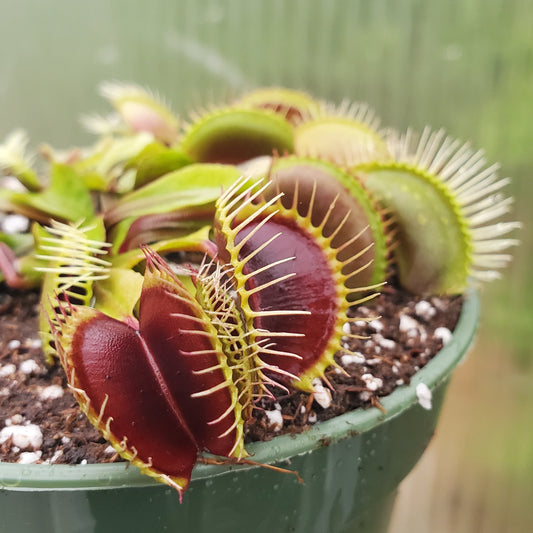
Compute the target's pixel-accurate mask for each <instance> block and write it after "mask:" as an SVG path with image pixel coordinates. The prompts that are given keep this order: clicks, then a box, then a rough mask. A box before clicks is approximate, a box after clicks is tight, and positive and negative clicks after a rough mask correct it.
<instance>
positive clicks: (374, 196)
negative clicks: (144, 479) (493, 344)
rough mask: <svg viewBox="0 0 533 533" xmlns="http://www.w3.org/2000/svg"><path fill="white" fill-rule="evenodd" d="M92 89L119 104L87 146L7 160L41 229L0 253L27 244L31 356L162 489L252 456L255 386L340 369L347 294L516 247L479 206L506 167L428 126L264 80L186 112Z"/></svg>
mask: <svg viewBox="0 0 533 533" xmlns="http://www.w3.org/2000/svg"><path fill="white" fill-rule="evenodd" d="M102 92H103V94H104V96H105V97H106V98H108V99H109V101H110V102H111V104H112V105H113V106H114V108H115V110H116V112H117V113H118V115H119V120H118V121H107V122H105V121H101V120H96V119H93V121H92V126H93V127H94V126H95V125H98V128H99V131H100V132H101V133H102V135H103V139H102V140H101V141H100V143H97V145H96V146H95V147H94V148H93V149H89V150H88V151H80V152H72V153H71V154H70V155H68V156H67V157H66V158H65V159H61V158H60V157H59V156H58V155H57V154H55V153H54V152H53V151H50V150H49V151H47V157H48V160H49V163H50V165H49V168H50V178H49V179H48V180H47V179H41V178H40V177H39V178H36V177H35V179H34V178H33V176H34V174H33V173H32V172H33V171H31V170H29V167H28V166H25V167H23V166H19V167H18V168H19V171H18V176H17V177H18V178H19V180H20V182H21V183H22V184H24V185H25V186H26V189H25V190H24V191H2V193H1V194H0V207H1V208H2V209H3V210H4V211H7V212H14V213H21V214H24V215H26V216H28V217H30V218H32V219H33V220H36V221H37V222H39V223H40V224H42V225H43V226H41V225H39V224H38V223H37V222H36V223H35V224H34V225H33V229H32V242H33V247H34V249H35V251H36V253H31V252H29V251H28V246H27V243H26V246H25V247H24V248H22V247H18V246H16V243H15V241H13V240H7V239H4V240H3V241H1V242H0V269H1V270H3V271H4V276H5V279H6V280H7V281H8V283H11V285H13V286H17V285H18V284H19V282H20V281H21V280H25V279H26V280H28V279H29V275H28V274H27V268H26V274H25V271H24V270H23V269H21V267H20V266H19V267H17V262H18V263H21V261H19V258H18V257H17V253H18V254H19V255H20V254H24V256H23V257H25V258H26V260H27V265H31V267H32V271H33V272H34V274H33V275H34V280H33V282H35V279H37V282H38V283H39V282H40V283H42V314H41V321H40V327H41V332H42V336H43V341H44V342H43V344H44V350H45V353H46V355H47V357H48V360H49V362H50V363H52V362H53V360H54V357H56V358H59V360H60V362H61V364H62V366H63V367H64V369H65V372H66V375H67V379H68V382H69V385H70V387H71V388H72V390H73V392H74V395H75V396H76V398H77V400H78V402H79V403H80V406H81V408H82V410H83V411H84V412H85V413H86V414H87V416H88V418H89V420H90V421H91V422H92V423H93V424H94V425H95V426H96V427H97V428H98V429H99V430H100V431H101V432H102V435H103V436H104V437H105V438H106V439H108V440H109V442H110V443H111V444H112V445H113V447H114V448H115V449H116V450H117V451H118V453H119V454H120V455H121V456H122V457H124V458H125V459H127V460H129V461H131V462H132V463H133V464H135V465H136V466H138V467H139V468H140V469H141V470H142V471H143V472H144V473H146V474H148V475H149V476H152V477H154V478H155V479H157V480H159V481H162V482H164V483H167V484H168V485H170V486H172V487H174V488H175V489H177V490H178V492H179V493H180V495H181V494H182V493H183V492H184V491H185V490H186V489H187V487H188V485H189V482H190V476H191V472H192V469H193V467H194V464H195V463H196V462H197V461H198V460H200V461H213V462H220V461H222V462H224V461H225V462H241V463H242V462H245V461H249V459H247V452H246V449H245V445H244V437H245V434H246V430H247V426H248V424H250V423H251V421H252V420H253V418H254V409H256V408H260V402H261V401H262V400H263V399H264V398H265V397H271V398H275V397H276V392H277V391H278V389H282V390H283V389H284V390H285V391H286V392H291V391H293V390H295V389H300V390H303V391H306V392H309V393H311V394H317V391H318V390H319V389H320V387H321V386H322V381H326V382H327V379H326V376H325V372H326V370H327V369H328V368H329V367H336V369H337V371H339V372H343V369H342V367H340V366H339V365H338V364H337V362H336V360H335V358H334V356H335V354H336V353H337V352H338V350H339V349H341V347H342V350H343V351H344V352H345V353H346V352H349V351H350V348H349V345H348V344H347V343H346V342H345V341H346V339H347V338H350V337H351V336H355V337H356V336H357V335H353V334H352V333H351V329H350V328H347V325H348V326H349V325H350V324H351V323H352V322H357V321H359V320H368V318H363V319H360V318H353V317H352V316H353V313H352V312H351V308H352V307H353V306H357V305H358V304H361V303H363V302H367V301H369V300H371V299H372V298H373V297H374V296H376V291H377V290H379V288H380V287H381V286H382V285H383V283H384V282H386V281H387V280H393V282H394V283H396V282H397V281H398V283H399V284H400V286H401V287H403V288H404V289H406V290H408V291H411V292H413V293H416V294H423V295H428V294H443V293H451V294H455V293H458V292H462V291H463V290H464V289H465V287H466V286H467V284H468V283H469V279H470V277H476V278H478V279H481V280H486V279H491V278H493V277H495V275H496V274H495V273H496V270H497V269H499V268H501V267H503V266H504V265H505V264H506V263H507V262H508V260H509V256H508V255H507V254H506V253H504V252H505V250H506V249H507V248H508V247H510V246H512V245H514V244H516V241H515V240H514V239H509V238H507V237H504V236H506V235H507V234H508V233H510V232H512V231H513V230H515V229H516V228H517V227H518V224H517V223H515V222H497V219H498V218H499V217H500V216H501V215H503V214H505V213H506V212H507V210H508V209H509V206H510V203H511V200H510V199H508V198H505V197H503V196H501V194H500V190H501V189H502V187H504V186H505V185H506V183H507V182H506V180H500V179H499V178H497V176H496V174H495V167H486V166H485V161H484V159H483V157H482V155H481V154H480V153H477V152H473V151H472V150H470V148H469V147H466V146H461V145H460V144H458V143H456V142H454V141H451V140H449V139H448V138H446V137H445V136H444V134H443V133H441V132H437V133H430V132H429V130H427V131H424V132H423V134H422V136H421V137H420V139H415V138H414V136H413V134H412V133H411V132H408V133H407V134H406V135H405V136H400V137H398V136H395V134H393V133H388V134H385V133H384V132H383V131H381V130H379V123H378V121H377V119H376V118H375V115H374V114H373V112H371V111H370V110H369V108H368V107H367V106H366V105H363V104H350V103H348V102H345V103H343V104H341V105H340V106H333V105H331V104H324V103H321V102H318V101H315V100H313V99H312V98H311V97H310V96H308V95H306V94H305V93H300V92H298V91H292V90H284V89H277V88H276V89H265V90H260V91H256V92H253V93H251V94H250V95H244V96H243V97H242V98H241V99H239V100H237V101H235V102H233V103H231V104H229V105H228V106H225V107H221V108H219V109H217V110H215V111H208V112H202V113H197V114H196V115H195V116H194V118H193V120H192V122H191V123H190V124H185V123H183V121H180V120H179V119H178V118H177V117H174V115H173V114H172V113H171V112H170V111H169V109H168V107H167V106H165V105H164V104H163V103H162V102H161V101H160V100H158V99H157V98H155V97H153V95H151V94H150V93H149V92H147V91H145V90H142V89H140V88H138V87H131V86H128V85H121V84H107V85H104V86H103V88H102ZM89 122H90V121H89ZM117 125H118V126H117ZM19 144H20V143H19ZM12 145H13V142H11V143H7V149H8V150H11V151H13V152H14V153H18V154H20V153H22V152H23V150H22V152H21V150H20V149H15V150H14V149H13V146H12ZM4 148H5V146H4ZM19 148H20V146H19ZM1 153H2V152H1V151H0V154H1ZM4 153H5V149H4ZM4 159H5V158H4ZM236 165H239V166H236ZM4 168H5V169H7V170H8V171H9V172H13V173H15V171H14V170H13V169H15V165H11V166H9V167H8V166H7V165H4ZM21 169H22V170H21ZM35 176H37V174H35ZM37 183H38V184H39V186H37ZM41 183H43V184H45V185H40V184H41ZM32 188H33V190H30V189H32ZM80 220H81V222H80ZM487 223H488V225H487ZM47 228H48V229H47ZM15 252H17V253H15ZM173 252H185V253H191V252H193V253H196V254H197V253H198V252H200V254H202V256H203V257H204V260H203V262H202V263H201V265H200V266H198V267H193V266H191V267H185V266H184V265H183V264H181V265H178V266H176V265H175V264H173V261H172V259H173V257H172V254H173ZM35 266H37V268H34V267H35ZM17 268H18V270H17ZM39 276H40V278H39ZM23 285H24V284H23V283H22V284H21V285H20V286H23ZM355 313H356V314H357V311H355ZM348 315H349V316H350V317H352V318H349V317H348ZM320 390H322V389H320ZM204 453H208V454H213V455H214V456H216V457H215V458H213V457H206V456H205V455H204Z"/></svg>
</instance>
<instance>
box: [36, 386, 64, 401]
mask: <svg viewBox="0 0 533 533" xmlns="http://www.w3.org/2000/svg"><path fill="white" fill-rule="evenodd" d="M63 393H64V390H63V387H61V385H49V386H48V387H44V388H43V389H42V390H41V392H40V393H39V398H40V399H41V400H53V399H55V398H61V397H62V396H63Z"/></svg>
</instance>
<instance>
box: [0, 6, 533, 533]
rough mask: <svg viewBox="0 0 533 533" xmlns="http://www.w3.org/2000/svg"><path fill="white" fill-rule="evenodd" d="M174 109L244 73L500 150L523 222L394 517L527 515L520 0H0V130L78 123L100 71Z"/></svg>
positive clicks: (50, 130) (527, 41)
mask: <svg viewBox="0 0 533 533" xmlns="http://www.w3.org/2000/svg"><path fill="white" fill-rule="evenodd" d="M109 79H117V80H124V81H133V82H136V83H140V84H143V85H147V86H150V87H152V88H154V89H157V90H158V91H159V92H160V93H161V94H162V95H164V96H166V97H167V99H168V101H169V102H170V103H171V104H172V105H173V106H174V108H175V110H176V111H183V110H185V109H187V108H189V107H190V106H200V105H201V104H205V103H206V102H215V103H216V102H221V101H223V100H224V99H225V98H227V97H228V96H229V95H232V94H236V93H238V92H240V91H242V90H243V89H245V88H248V87H253V86H258V85H276V84H282V85H286V86H290V87H295V88H302V89H307V90H309V91H312V92H313V93H314V94H316V95H318V96H321V97H325V98H329V99H333V100H337V101H340V99H342V98H344V97H348V98H350V99H354V100H363V101H367V102H369V103H370V104H371V106H373V107H374V108H375V109H376V110H377V112H378V114H379V115H380V116H381V118H382V122H383V124H384V125H391V126H394V127H397V128H405V127H406V126H408V125H411V126H413V127H415V128H418V129H420V128H422V127H423V126H424V125H426V124H429V125H431V126H433V127H435V128H438V127H444V128H445V129H446V130H447V131H448V132H449V134H450V135H452V136H453V137H457V138H460V139H463V140H465V141H470V142H471V143H472V145H473V146H474V147H483V148H484V149H485V153H486V155H487V159H488V161H489V162H496V161H500V162H501V164H502V165H501V174H502V175H503V176H511V177H512V178H513V183H512V186H511V188H510V189H511V190H510V192H511V193H513V194H514V195H515V197H516V206H515V213H514V217H515V218H516V219H518V220H521V221H522V222H523V225H524V228H523V230H522V231H521V232H520V238H521V240H522V245H521V247H520V248H519V249H517V250H516V253H515V256H516V260H515V261H514V262H513V264H512V266H511V267H510V268H509V269H507V271H506V272H505V275H504V279H503V280H501V281H498V282H495V283H493V284H492V285H490V286H489V287H486V288H485V289H484V290H483V292H482V303H483V317H482V323H481V326H480V330H479V335H478V340H477V344H476V347H475V349H474V350H473V352H472V353H471V354H470V357H469V358H468V360H467V362H466V363H465V364H464V365H463V366H461V367H460V368H459V370H458V371H457V373H456V376H455V380H454V382H453V384H452V387H451V390H450V395H449V397H448V402H447V404H446V406H445V409H444V413H443V419H442V423H441V425H440V426H439V429H438V434H437V436H436V438H435V439H434V441H433V443H432V444H431V446H430V449H429V450H428V452H427V453H426V455H425V456H424V458H423V460H422V461H421V463H420V464H419V466H418V467H417V468H416V470H415V471H414V472H413V474H411V475H410V476H409V478H408V479H407V480H406V482H405V483H404V484H403V486H402V488H401V493H400V498H399V500H398V502H397V506H396V510H395V515H394V519H393V523H392V525H391V532H393V533H403V532H410V533H426V532H429V531H431V532H436V533H452V532H453V533H477V532H483V533H488V532H498V533H503V532H510V533H518V532H529V531H532V530H533V506H532V505H531V501H533V350H532V348H531V341H530V334H531V330H532V329H533V306H532V305H531V303H530V301H531V299H532V297H533V281H532V276H531V275H530V272H529V268H530V263H529V258H530V257H531V256H532V254H533V232H532V229H531V223H532V222H533V210H532V209H531V207H530V204H531V202H532V200H533V181H532V177H533V148H532V144H533V125H532V121H533V103H532V100H533V2H531V0H446V1H445V0H442V1H432V0H425V1H424V0H336V1H335V0H330V1H328V0H255V1H254V0H227V1H224V2H222V1H214V0H211V1H208V0H160V1H158V2H146V1H140V0H115V1H113V2H109V1H106V0H93V1H91V2H83V1H81V0H68V1H67V0H62V1H60V0H48V1H47V2H42V1H38V0H31V1H30V0H27V1H15V0H2V3H1V4H0V102H1V103H0V138H4V137H5V135H6V134H7V133H8V132H9V131H11V130H12V129H14V128H15V127H24V128H26V129H27V130H28V131H29V133H30V135H31V138H32V140H33V141H34V142H35V145H37V144H38V143H39V142H41V141H47V142H49V143H51V144H53V145H54V146H56V147H58V148H60V147H66V146H68V145H71V144H76V143H83V142H87V141H89V140H90V137H89V136H88V135H87V134H85V133H84V132H83V131H82V130H81V127H80V126H79V123H78V120H77V118H78V116H79V115H80V114H81V113H83V112H87V111H104V110H105V109H106V106H105V104H104V102H103V101H102V100H101V99H100V98H99V97H98V96H97V93H96V87H97V85H98V83H99V82H100V81H101V80H109Z"/></svg>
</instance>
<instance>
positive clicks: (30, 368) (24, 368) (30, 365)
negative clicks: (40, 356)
mask: <svg viewBox="0 0 533 533" xmlns="http://www.w3.org/2000/svg"><path fill="white" fill-rule="evenodd" d="M19 370H20V371H21V372H22V373H23V374H34V373H37V372H38V371H39V365H38V364H37V363H36V362H35V361H34V360H33V359H26V361H22V363H20V365H19Z"/></svg>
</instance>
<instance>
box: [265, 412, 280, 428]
mask: <svg viewBox="0 0 533 533" xmlns="http://www.w3.org/2000/svg"><path fill="white" fill-rule="evenodd" d="M265 415H266V416H267V418H268V427H269V428H270V429H271V430H273V431H280V429H281V428H282V427H283V416H282V415H281V411H278V410H277V409H274V410H273V411H265Z"/></svg>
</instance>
